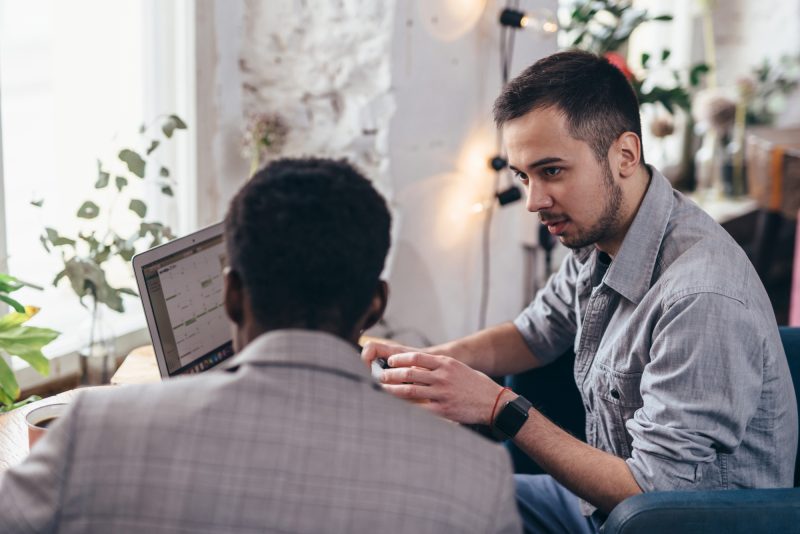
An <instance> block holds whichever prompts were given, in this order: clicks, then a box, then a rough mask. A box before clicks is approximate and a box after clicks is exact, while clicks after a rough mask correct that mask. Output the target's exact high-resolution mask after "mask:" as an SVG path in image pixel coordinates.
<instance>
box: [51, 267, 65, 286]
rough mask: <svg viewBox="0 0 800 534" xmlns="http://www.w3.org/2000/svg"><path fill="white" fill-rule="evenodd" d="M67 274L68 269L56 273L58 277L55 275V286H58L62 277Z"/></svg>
mask: <svg viewBox="0 0 800 534" xmlns="http://www.w3.org/2000/svg"><path fill="white" fill-rule="evenodd" d="M65 276H67V270H66V269H64V270H62V271H61V272H60V273H58V274H57V275H56V277H55V278H53V287H56V286H58V283H59V282H60V281H61V279H62V278H64V277H65Z"/></svg>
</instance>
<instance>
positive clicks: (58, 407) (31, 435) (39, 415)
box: [25, 402, 69, 449]
mask: <svg viewBox="0 0 800 534" xmlns="http://www.w3.org/2000/svg"><path fill="white" fill-rule="evenodd" d="M68 408H69V404H66V403H63V402H62V403H58V404H48V405H46V406H40V407H38V408H34V409H33V410H31V411H30V412H28V414H27V415H26V416H25V422H26V423H27V425H28V446H29V447H30V448H31V449H32V448H33V445H34V444H35V443H36V442H37V441H38V440H39V438H41V437H42V436H43V435H44V433H45V432H46V431H47V429H48V428H49V427H50V426H52V424H53V423H54V422H55V421H56V419H58V418H59V417H61V416H62V415H64V414H65V413H66V412H67V409H68Z"/></svg>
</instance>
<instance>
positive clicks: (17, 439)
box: [0, 386, 109, 473]
mask: <svg viewBox="0 0 800 534" xmlns="http://www.w3.org/2000/svg"><path fill="white" fill-rule="evenodd" d="M98 387H100V388H103V387H109V386H95V387H94V388H98ZM94 388H78V389H72V390H69V391H65V392H64V393H59V394H58V395H53V396H52V397H47V398H46V399H42V400H40V401H36V402H32V403H31V404H28V405H27V406H23V407H21V408H17V409H16V410H13V411H11V412H9V413H6V414H3V415H0V473H2V472H3V471H5V470H6V469H8V468H9V467H12V466H14V465H17V464H18V463H20V462H21V461H22V460H24V459H25V457H26V456H27V455H28V426H27V424H26V423H25V416H26V415H27V413H28V412H30V411H31V410H33V409H34V408H38V407H40V406H47V405H48V404H58V403H59V402H70V401H71V400H73V399H74V398H75V397H76V396H77V395H79V394H80V392H81V389H94Z"/></svg>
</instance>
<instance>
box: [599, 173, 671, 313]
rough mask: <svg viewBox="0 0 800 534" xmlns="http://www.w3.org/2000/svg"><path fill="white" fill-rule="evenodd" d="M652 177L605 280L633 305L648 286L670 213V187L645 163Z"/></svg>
mask: <svg viewBox="0 0 800 534" xmlns="http://www.w3.org/2000/svg"><path fill="white" fill-rule="evenodd" d="M648 168H649V169H650V173H651V176H652V178H651V179H650V185H649V186H648V188H647V193H646V194H645V196H644V199H643V200H642V204H641V205H640V206H639V211H638V212H637V213H636V217H634V219H633V223H632V224H631V226H630V228H629V229H628V233H627V234H625V239H623V241H622V246H621V247H620V249H619V252H618V253H617V255H616V257H615V258H614V261H612V262H611V267H609V269H608V272H607V274H606V277H605V280H604V283H605V284H606V285H607V286H608V287H610V288H611V289H613V290H614V291H616V292H617V293H619V294H620V295H622V296H623V297H625V298H626V299H628V300H629V301H631V302H633V303H634V304H638V303H639V302H641V300H642V298H644V295H645V293H647V291H648V290H649V289H650V283H651V280H652V279H653V270H654V269H655V265H656V259H657V258H658V253H659V251H660V250H661V242H662V241H663V239H664V233H665V232H666V229H667V223H668V222H669V218H670V215H671V213H672V203H673V190H672V185H671V184H670V183H669V180H667V179H666V178H665V177H664V175H663V174H661V173H660V172H659V171H657V170H656V169H655V168H653V167H651V166H649V165H648Z"/></svg>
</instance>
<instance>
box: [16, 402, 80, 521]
mask: <svg viewBox="0 0 800 534" xmlns="http://www.w3.org/2000/svg"><path fill="white" fill-rule="evenodd" d="M78 403H79V398H78V399H75V401H73V406H72V409H71V410H70V411H69V412H68V413H67V414H65V415H64V416H63V417H61V418H60V419H59V420H58V421H57V422H56V423H55V424H54V425H53V426H52V427H51V428H49V429H48V430H47V432H46V433H45V434H44V436H42V437H41V438H40V440H39V441H38V442H37V443H36V446H35V447H34V448H33V450H32V451H31V454H30V456H28V457H27V458H26V459H25V460H24V461H23V462H22V463H21V464H19V465H17V466H14V467H12V468H11V469H9V470H8V471H6V472H5V473H4V474H3V475H0V532H19V533H23V532H51V531H52V532H54V531H56V530H57V522H58V516H59V513H60V511H61V498H62V490H63V488H64V482H65V479H66V476H67V473H66V471H67V467H68V465H69V455H70V449H71V446H72V442H71V436H72V432H71V430H70V429H71V428H72V426H73V424H74V423H73V422H74V420H75V412H76V410H77V405H78Z"/></svg>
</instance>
